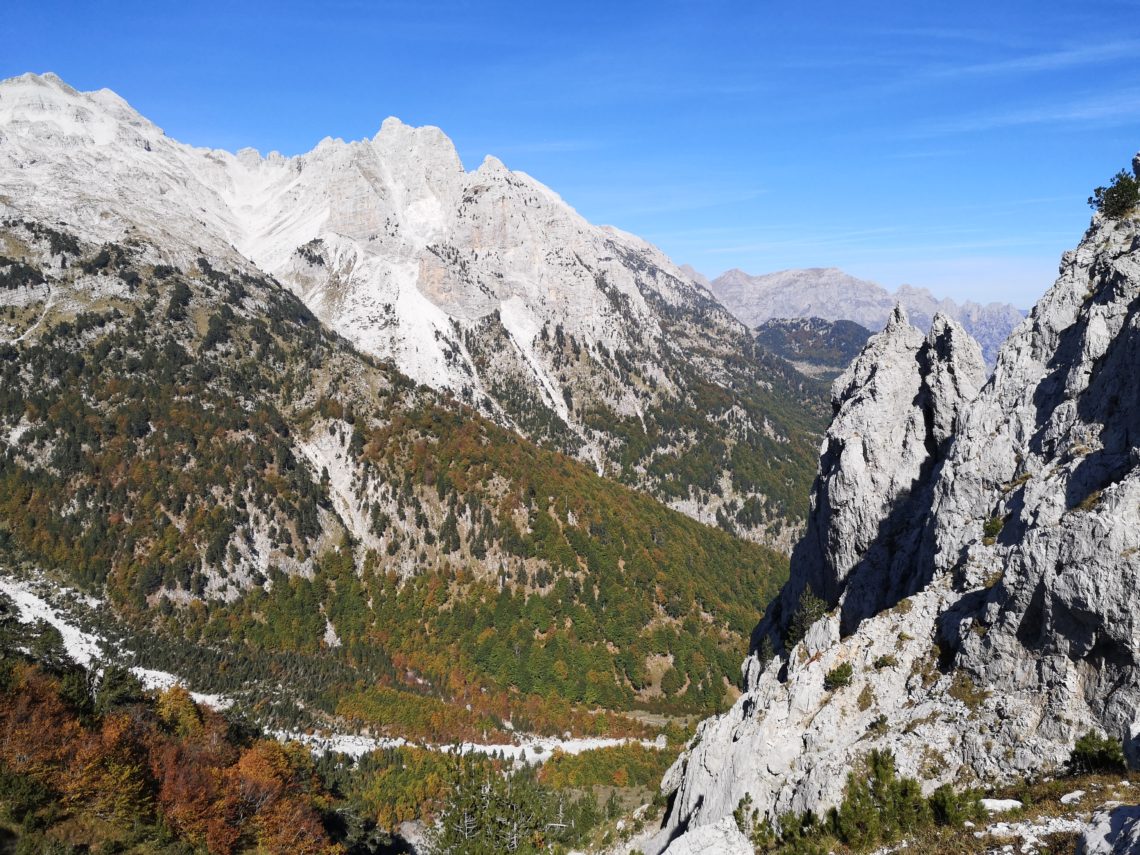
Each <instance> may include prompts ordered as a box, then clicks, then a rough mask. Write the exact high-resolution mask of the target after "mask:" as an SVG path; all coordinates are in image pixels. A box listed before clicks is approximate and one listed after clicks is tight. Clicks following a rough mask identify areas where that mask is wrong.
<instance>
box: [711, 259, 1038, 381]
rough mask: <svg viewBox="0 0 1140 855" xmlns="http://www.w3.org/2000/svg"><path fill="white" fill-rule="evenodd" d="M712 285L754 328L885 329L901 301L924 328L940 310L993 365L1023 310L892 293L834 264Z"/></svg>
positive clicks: (737, 275)
mask: <svg viewBox="0 0 1140 855" xmlns="http://www.w3.org/2000/svg"><path fill="white" fill-rule="evenodd" d="M709 290H711V291H712V292H713V294H714V295H715V296H716V297H717V299H718V300H720V301H721V302H722V303H723V304H724V305H725V306H726V307H727V308H728V310H729V311H731V312H732V313H733V314H734V315H736V316H737V317H738V318H740V320H742V321H744V323H746V324H748V325H749V326H751V327H757V326H759V325H760V324H762V323H764V322H765V321H767V320H771V319H772V318H812V317H814V318H823V319H824V320H828V321H839V320H846V321H854V322H855V323H857V324H860V325H861V326H864V327H866V328H867V329H869V330H872V331H877V330H880V329H882V328H883V326H884V325H885V324H886V322H887V318H888V317H890V314H891V310H892V309H894V307H895V305H896V304H897V303H901V304H902V306H903V308H904V309H906V311H907V314H908V315H909V317H910V319H911V321H912V322H913V323H914V324H915V325H916V326H918V327H920V328H921V329H923V330H928V329H930V322H931V321H932V320H933V319H934V315H935V314H936V313H938V312H941V313H942V314H944V315H946V316H947V317H950V318H953V319H954V320H956V321H958V323H960V324H961V325H962V326H963V327H964V328H965V329H966V331H967V332H968V333H970V335H972V336H973V337H974V338H976V339H977V340H978V342H979V343H980V344H981V345H982V353H983V355H984V356H985V358H986V361H987V362H988V363H989V364H991V365H992V364H993V361H994V359H995V358H996V356H997V351H998V348H999V347H1000V346H1001V344H1002V342H1003V341H1005V339H1006V336H1008V335H1009V334H1010V332H1012V330H1013V328H1014V327H1016V326H1017V325H1018V324H1019V323H1021V320H1022V318H1024V317H1025V313H1024V312H1022V311H1021V310H1020V309H1018V308H1016V307H1015V306H1011V305H1010V304H1008V303H987V304H986V305H984V306H982V305H979V304H978V303H973V302H969V301H967V302H965V303H962V304H960V305H959V304H958V303H955V302H954V301H953V300H948V299H943V300H939V299H938V298H936V297H935V296H934V295H933V294H931V293H930V292H929V291H927V290H926V289H925V288H913V287H911V286H909V285H902V286H900V287H899V289H898V290H897V291H895V293H893V294H892V293H890V292H889V291H887V289H885V288H883V287H882V286H881V285H876V284H875V283H874V282H868V281H867V280H865V279H858V278H856V277H854V276H852V275H851V274H849V273H845V272H843V271H842V270H839V269H837V268H834V267H810V268H806V269H802V270H781V271H778V272H776V273H766V274H763V275H761V276H750V275H749V274H747V273H745V272H744V271H742V270H729V271H728V272H727V273H724V274H722V275H720V276H718V277H717V278H716V279H714V280H713V281H712V282H711V283H709Z"/></svg>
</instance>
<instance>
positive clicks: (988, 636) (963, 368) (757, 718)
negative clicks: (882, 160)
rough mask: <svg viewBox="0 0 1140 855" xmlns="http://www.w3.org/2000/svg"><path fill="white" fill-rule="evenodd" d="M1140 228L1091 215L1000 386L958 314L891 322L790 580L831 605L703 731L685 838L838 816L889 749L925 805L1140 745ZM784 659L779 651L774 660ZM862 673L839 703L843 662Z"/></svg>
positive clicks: (851, 408)
mask: <svg viewBox="0 0 1140 855" xmlns="http://www.w3.org/2000/svg"><path fill="white" fill-rule="evenodd" d="M1138 250H1140V223H1138V222H1135V221H1123V222H1121V221H1107V220H1104V219H1102V218H1101V217H1100V216H1097V217H1096V218H1095V219H1094V221H1093V224H1092V227H1091V228H1090V230H1089V231H1088V233H1087V234H1086V235H1085V238H1084V240H1083V241H1082V242H1081V244H1080V246H1079V247H1078V248H1077V250H1075V251H1074V252H1070V253H1066V254H1065V256H1064V258H1063V260H1062V264H1061V270H1060V276H1059V278H1058V279H1057V281H1056V283H1055V284H1054V285H1053V287H1052V288H1051V289H1050V290H1049V292H1048V293H1047V294H1046V295H1045V296H1044V297H1043V298H1042V300H1041V301H1040V302H1039V303H1038V305H1037V306H1036V307H1035V308H1034V310H1033V312H1032V314H1031V315H1030V317H1029V318H1028V319H1027V320H1026V321H1025V322H1024V323H1023V324H1022V325H1021V326H1020V327H1019V328H1018V329H1017V330H1016V331H1015V332H1014V333H1013V334H1012V335H1011V337H1010V339H1009V340H1008V341H1007V343H1006V344H1005V346H1004V347H1003V349H1002V351H1001V354H1000V355H999V358H998V360H997V365H996V368H995V371H994V374H993V376H992V377H991V378H990V380H989V382H987V383H986V384H985V386H984V387H983V388H982V389H981V391H980V392H977V394H976V397H975V392H976V390H977V388H978V385H979V383H980V380H981V370H980V368H979V363H978V361H976V360H975V357H976V356H977V351H976V346H971V344H970V342H969V341H968V340H967V339H966V338H965V337H964V336H962V335H960V331H959V330H957V329H956V328H955V327H954V326H953V325H951V324H949V323H945V322H943V323H941V324H936V325H935V329H934V330H932V333H931V336H929V337H927V338H926V339H922V337H921V335H919V334H918V333H917V331H914V330H908V329H907V328H906V326H905V325H904V324H901V323H900V322H901V318H900V317H898V316H896V317H895V318H893V319H892V322H891V324H890V325H888V328H887V329H886V330H884V332H883V333H882V334H881V335H880V336H878V337H876V338H875V339H873V340H872V341H871V342H870V343H869V345H868V348H867V350H866V351H865V352H864V354H863V355H862V356H861V357H860V358H859V359H858V360H857V361H856V363H855V364H854V365H853V366H852V367H851V368H850V369H849V371H848V372H847V373H846V374H845V375H844V376H843V377H842V378H841V379H840V381H838V382H837V384H836V390H835V391H836V395H835V403H836V415H835V420H834V422H833V424H832V426H831V428H830V429H829V431H828V434H827V439H826V441H825V444H824V448H823V451H822V454H821V463H820V473H819V477H818V479H817V482H816V487H815V494H814V497H813V508H812V516H811V519H810V522H809V530H808V533H807V535H806V536H805V538H804V541H803V542H802V543H801V544H800V546H799V547H798V548H797V551H796V553H795V557H794V563H793V571H792V572H793V580H792V581H791V582H790V583H789V585H788V587H787V588H786V589H785V591H784V592H783V594H782V595H781V597H780V598H779V601H778V602H777V603H776V604H774V606H773V608H772V609H770V612H769V617H768V618H766V620H765V622H764V623H762V624H761V626H760V628H759V631H758V635H763V634H765V633H767V634H769V636H770V637H781V635H780V634H781V632H782V630H783V629H784V628H785V627H786V626H787V625H788V621H789V617H790V612H791V610H792V609H794V607H795V603H796V601H797V600H798V595H799V592H800V590H802V588H803V587H804V585H805V584H810V585H811V586H812V587H813V588H814V589H815V591H816V593H817V594H818V595H820V596H822V597H823V598H824V599H826V601H827V603H828V605H830V606H833V607H835V606H837V607H838V608H835V609H834V610H833V611H832V612H831V613H830V614H829V615H828V616H826V617H825V618H823V619H821V620H819V621H818V622H817V623H815V625H814V626H812V627H811V629H810V630H809V631H808V633H807V635H806V637H805V638H804V639H803V640H802V641H800V642H799V643H797V644H795V645H794V646H792V648H791V650H789V651H787V653H786V658H783V657H780V658H776V659H774V660H772V661H770V662H764V661H762V660H763V657H762V655H761V654H759V653H754V654H753V655H752V656H751V657H750V658H749V660H748V661H747V662H746V663H745V675H746V691H745V693H744V695H743V696H742V697H741V698H740V699H739V700H738V701H737V703H736V704H735V705H734V707H733V708H732V709H731V710H730V711H729V712H728V713H726V714H725V715H723V716H721V717H719V718H715V719H710V720H708V721H706V722H704V723H702V725H701V727H700V729H699V730H698V734H697V737H696V739H695V740H694V744H693V745H692V746H691V748H690V750H689V751H688V752H687V753H686V754H684V755H682V757H681V758H680V759H679V761H678V764H677V766H676V767H674V769H672V770H671V771H670V774H669V775H668V776H667V777H666V784H667V785H668V786H671V787H672V788H673V789H674V791H675V796H674V806H673V810H672V811H671V813H670V815H669V817H668V819H667V828H666V830H665V834H664V836H663V837H660V838H658V839H659V841H660V842H661V843H662V844H664V840H665V838H666V837H667V835H668V834H669V833H671V832H670V829H671V828H675V827H678V826H682V825H684V826H686V827H688V828H690V829H692V828H696V827H699V826H701V825H704V824H708V823H713V822H716V821H718V820H719V819H720V818H721V817H723V816H726V815H728V814H730V813H731V812H732V811H733V810H734V809H735V808H736V807H737V805H738V804H739V803H740V800H741V799H742V798H743V797H744V796H745V795H747V796H749V798H750V799H751V803H752V805H753V807H754V808H755V809H756V818H757V819H758V820H759V819H763V818H770V819H776V818H778V817H779V816H780V815H781V814H783V813H786V812H789V811H791V812H794V813H802V812H804V811H806V810H813V811H816V812H818V811H820V810H825V809H826V808H827V807H829V806H831V805H834V804H836V803H837V802H838V801H839V800H840V799H841V798H842V793H843V789H844V786H845V783H846V779H847V775H848V774H849V772H850V771H851V770H852V769H853V768H858V764H859V762H860V760H861V758H862V757H864V756H865V755H866V754H867V753H868V752H869V751H870V750H871V749H873V748H886V749H890V750H892V751H893V752H894V753H895V755H896V758H897V763H898V766H899V770H900V772H901V773H902V774H905V775H910V776H913V777H916V778H918V779H920V780H921V781H922V782H923V786H924V787H925V788H926V789H927V791H930V790H932V789H933V788H934V787H936V786H937V785H938V784H940V783H943V782H950V783H953V784H954V785H956V786H963V785H966V784H969V783H971V782H974V781H994V782H997V781H1002V780H1008V779H1010V778H1013V777H1016V776H1018V775H1021V774H1025V773H1029V772H1039V771H1048V770H1051V769H1055V768H1057V767H1059V766H1060V765H1061V764H1063V763H1064V762H1065V760H1066V759H1067V758H1068V756H1069V752H1070V751H1071V748H1072V744H1073V742H1074V741H1075V739H1076V738H1077V737H1078V736H1080V735H1081V734H1083V733H1084V732H1086V731H1088V730H1089V729H1090V728H1092V729H1097V730H1101V731H1103V732H1105V733H1108V734H1110V735H1112V736H1114V737H1118V738H1122V739H1123V740H1124V741H1125V746H1126V749H1127V750H1128V751H1129V756H1130V757H1131V758H1132V762H1135V758H1136V755H1137V749H1136V734H1137V732H1140V719H1138V710H1140V667H1138V661H1137V657H1138V656H1140V608H1138V607H1137V606H1138V603H1140V600H1138V598H1137V591H1138V590H1140V379H1138V377H1137V374H1136V366H1138V365H1140V254H1138ZM777 649H778V648H777ZM844 663H849V664H850V665H852V666H853V673H852V678H851V681H850V683H849V684H848V685H847V686H843V687H840V688H837V689H836V690H835V691H827V690H826V689H825V686H824V680H825V678H826V676H827V674H828V673H829V672H830V671H832V670H833V669H835V668H837V667H838V666H839V665H841V664H844Z"/></svg>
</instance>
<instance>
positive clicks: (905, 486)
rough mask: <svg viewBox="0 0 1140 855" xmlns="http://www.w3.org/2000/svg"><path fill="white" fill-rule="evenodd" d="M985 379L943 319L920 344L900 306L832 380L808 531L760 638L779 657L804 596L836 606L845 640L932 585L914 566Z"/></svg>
mask: <svg viewBox="0 0 1140 855" xmlns="http://www.w3.org/2000/svg"><path fill="white" fill-rule="evenodd" d="M984 379H985V363H984V361H983V359H982V354H981V351H980V349H979V348H978V345H977V343H976V342H974V341H973V339H971V338H970V337H969V335H967V334H966V333H965V331H964V330H963V329H962V328H961V327H960V326H958V325H957V324H956V323H955V322H954V321H952V320H950V319H948V318H946V317H943V316H941V315H939V316H938V317H936V318H935V319H934V322H933V324H932V326H931V330H930V332H929V334H928V335H926V336H923V334H922V333H921V332H919V331H918V330H917V329H915V328H914V327H913V326H911V325H910V324H909V323H908V322H907V318H906V313H905V312H904V311H903V309H902V308H901V307H896V309H895V311H894V313H893V314H892V315H891V318H890V321H889V322H888V323H887V326H886V327H885V328H884V330H883V331H882V332H881V333H879V334H878V335H876V336H873V337H872V338H871V340H870V341H869V342H868V343H867V346H866V348H865V349H864V350H863V352H862V353H861V354H860V356H859V357H858V358H857V359H856V360H855V361H854V362H853V363H852V364H851V365H850V367H848V369H847V370H846V371H845V372H844V373H843V374H841V375H840V376H839V378H838V379H837V380H836V381H835V385H834V387H833V389H832V407H833V409H834V413H835V415H834V418H833V420H832V423H831V426H830V427H829V428H828V431H827V434H826V436H825V438H824V442H823V445H822V447H821V450H820V460H819V474H818V476H817V478H816V481H815V484H814V485H813V494H812V502H811V514H810V516H809V519H808V528H807V532H806V534H805V536H804V538H803V539H802V540H801V541H800V543H799V544H798V545H797V547H796V549H795V552H794V554H793V558H792V574H791V575H792V578H791V581H790V582H789V583H788V585H787V587H786V588H785V589H784V591H783V592H782V594H781V597H780V600H779V602H778V603H777V604H776V605H775V607H774V608H772V609H770V610H769V615H770V616H769V618H768V620H767V621H766V622H765V623H764V624H762V625H761V627H760V628H759V631H758V633H757V637H758V638H762V637H764V636H769V637H770V639H771V641H772V644H773V649H778V648H779V646H780V642H779V639H780V638H782V637H783V631H784V630H785V629H786V627H787V623H788V621H789V620H790V618H791V615H792V614H793V612H794V610H795V608H796V605H797V603H798V601H799V598H800V596H801V594H802V592H803V591H804V589H805V587H806V588H810V589H811V591H812V592H813V593H814V595H815V596H817V597H821V598H822V599H823V600H825V601H826V602H827V604H828V605H829V606H832V607H834V606H837V605H841V606H842V631H843V632H844V633H848V632H850V631H851V630H852V629H853V628H854V627H855V626H856V625H857V624H858V623H859V621H861V620H862V619H863V618H865V617H868V616H869V615H872V614H875V613H876V612H878V611H879V610H881V609H883V608H885V607H888V606H890V605H893V604H894V603H895V602H898V600H900V599H902V597H904V596H907V595H909V594H912V593H914V592H915V591H916V590H918V589H919V587H921V585H922V584H924V583H925V582H926V581H929V575H928V574H923V573H921V572H916V567H915V563H914V557H915V554H916V551H917V549H918V546H919V538H920V536H921V533H922V529H923V525H924V521H925V517H926V511H927V509H928V508H929V507H930V498H931V497H930V489H931V485H932V483H933V476H934V474H935V472H936V470H937V468H938V467H939V466H940V464H941V462H942V460H943V459H944V458H945V455H946V451H947V448H948V447H949V443H950V439H951V438H952V436H953V433H954V430H955V428H956V426H957V422H958V419H959V416H960V414H961V412H962V410H963V408H964V407H965V405H966V404H968V403H969V402H970V401H972V400H973V399H974V397H975V396H976V395H977V393H978V389H979V388H981V385H982V382H983V381H984Z"/></svg>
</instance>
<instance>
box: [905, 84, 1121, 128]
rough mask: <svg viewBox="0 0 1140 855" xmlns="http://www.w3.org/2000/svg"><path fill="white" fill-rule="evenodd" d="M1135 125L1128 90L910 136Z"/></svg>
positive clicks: (967, 119) (936, 124)
mask: <svg viewBox="0 0 1140 855" xmlns="http://www.w3.org/2000/svg"><path fill="white" fill-rule="evenodd" d="M1137 121H1140V90H1129V91H1127V92H1117V93H1105V94H1097V95H1092V96H1086V97H1084V98H1077V99H1074V100H1069V101H1063V102H1059V103H1051V104H1036V105H1031V106H1027V107H1021V108H1016V109H1009V110H1002V111H1000V112H990V113H978V114H974V115H966V116H960V117H956V118H948V119H942V120H936V121H933V122H930V123H928V124H926V125H925V126H920V127H918V128H915V129H914V131H913V132H912V133H911V136H912V137H915V138H922V137H934V136H942V135H945V134H964V133H977V132H980V131H992V130H1000V129H1002V128H1016V127H1021V126H1026V125H1050V124H1056V125H1061V124H1072V123H1081V124H1084V125H1086V126H1091V125H1096V126H1102V127H1105V126H1120V125H1128V124H1132V123H1134V122H1137Z"/></svg>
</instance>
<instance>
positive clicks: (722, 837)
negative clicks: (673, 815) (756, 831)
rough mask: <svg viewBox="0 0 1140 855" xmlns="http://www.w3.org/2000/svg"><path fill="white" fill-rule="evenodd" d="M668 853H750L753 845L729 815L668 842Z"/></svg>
mask: <svg viewBox="0 0 1140 855" xmlns="http://www.w3.org/2000/svg"><path fill="white" fill-rule="evenodd" d="M666 851H667V852H668V853H669V855H752V853H753V852H754V851H755V847H753V845H752V844H751V843H750V842H749V841H748V838H747V837H745V836H744V835H743V834H742V833H741V831H740V829H739V828H737V827H736V823H735V822H734V821H733V819H732V817H731V816H727V817H725V818H724V819H722V820H720V821H719V822H717V823H714V824H713V825H705V826H701V827H700V828H696V829H694V830H693V831H689V832H686V833H685V834H682V835H681V836H680V837H678V838H677V839H676V840H674V841H673V842H672V843H671V844H669V848H668V849H667V850H666Z"/></svg>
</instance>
